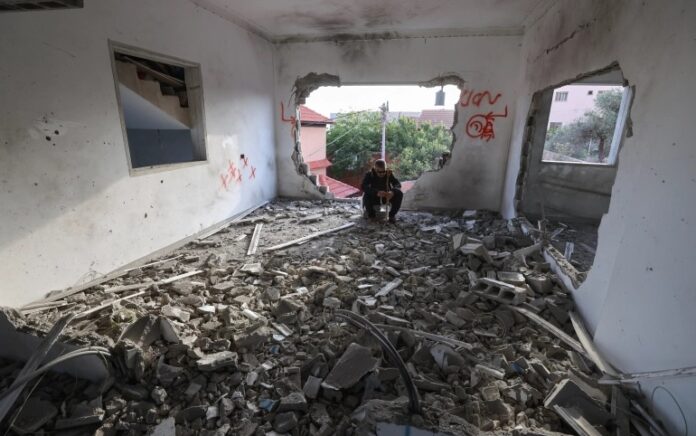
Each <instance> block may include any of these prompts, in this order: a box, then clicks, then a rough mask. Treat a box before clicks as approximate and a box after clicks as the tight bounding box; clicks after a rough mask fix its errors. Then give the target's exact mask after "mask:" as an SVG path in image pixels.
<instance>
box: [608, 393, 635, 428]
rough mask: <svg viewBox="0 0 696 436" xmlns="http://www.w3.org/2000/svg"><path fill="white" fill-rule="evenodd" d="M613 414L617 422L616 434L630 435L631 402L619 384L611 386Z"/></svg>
mask: <svg viewBox="0 0 696 436" xmlns="http://www.w3.org/2000/svg"><path fill="white" fill-rule="evenodd" d="M611 414H612V415H613V416H614V422H615V423H616V436H630V435H631V431H630V424H629V416H630V404H629V402H628V399H627V398H626V396H625V395H624V394H623V392H621V388H620V387H618V386H612V388H611Z"/></svg>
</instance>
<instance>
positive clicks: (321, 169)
mask: <svg viewBox="0 0 696 436" xmlns="http://www.w3.org/2000/svg"><path fill="white" fill-rule="evenodd" d="M332 123H333V121H332V120H331V119H329V118H327V117H325V116H323V115H322V114H320V113H318V112H315V111H313V110H312V109H310V108H308V107H307V106H304V105H301V106H300V125H301V129H300V146H301V148H302V156H303V157H304V160H305V162H306V163H307V164H308V165H309V171H310V173H311V174H316V175H317V182H318V184H319V186H326V187H327V189H328V191H329V192H330V193H332V194H333V195H334V196H335V197H337V198H347V197H352V196H356V195H359V194H360V190H359V189H357V188H354V187H353V186H350V185H348V184H346V183H343V182H340V181H338V180H336V179H332V178H331V177H328V176H327V175H326V169H327V168H328V167H330V166H331V161H329V160H328V159H327V158H326V126H327V125H328V124H332Z"/></svg>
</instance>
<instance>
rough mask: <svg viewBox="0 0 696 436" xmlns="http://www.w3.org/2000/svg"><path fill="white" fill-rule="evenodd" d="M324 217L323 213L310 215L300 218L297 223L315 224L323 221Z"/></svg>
mask: <svg viewBox="0 0 696 436" xmlns="http://www.w3.org/2000/svg"><path fill="white" fill-rule="evenodd" d="M323 216H324V215H323V214H321V213H316V214H314V215H308V216H306V217H303V218H300V219H299V220H297V223H298V224H307V223H313V222H316V221H319V220H321V219H322V217H323Z"/></svg>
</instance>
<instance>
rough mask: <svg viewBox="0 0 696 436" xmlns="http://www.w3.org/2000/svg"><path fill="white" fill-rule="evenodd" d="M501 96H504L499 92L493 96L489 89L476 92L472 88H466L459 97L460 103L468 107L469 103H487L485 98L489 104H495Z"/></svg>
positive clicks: (477, 104) (478, 104) (477, 105)
mask: <svg viewBox="0 0 696 436" xmlns="http://www.w3.org/2000/svg"><path fill="white" fill-rule="evenodd" d="M500 97H502V94H501V93H497V94H496V95H495V97H493V95H492V94H491V93H490V92H489V91H479V92H474V90H472V89H465V90H463V91H462V94H461V97H460V98H459V104H460V105H461V106H462V107H467V106H469V104H473V105H474V106H476V107H480V106H481V103H486V102H485V101H484V98H485V99H486V100H487V101H488V104H489V105H491V106H493V105H494V104H495V103H496V102H497V101H498V99H499V98H500Z"/></svg>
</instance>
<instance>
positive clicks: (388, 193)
mask: <svg viewBox="0 0 696 436" xmlns="http://www.w3.org/2000/svg"><path fill="white" fill-rule="evenodd" d="M377 196H378V197H379V198H386V199H387V200H391V199H392V197H393V196H394V193H393V192H391V191H378V192H377Z"/></svg>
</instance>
